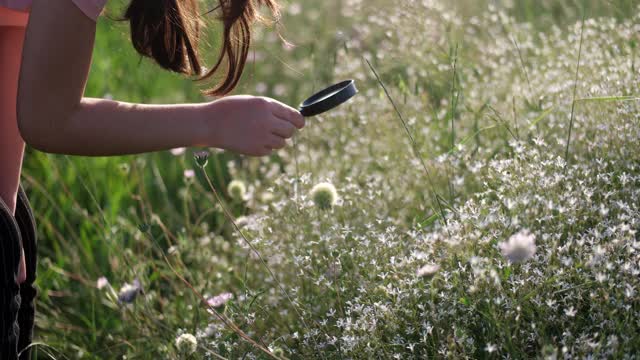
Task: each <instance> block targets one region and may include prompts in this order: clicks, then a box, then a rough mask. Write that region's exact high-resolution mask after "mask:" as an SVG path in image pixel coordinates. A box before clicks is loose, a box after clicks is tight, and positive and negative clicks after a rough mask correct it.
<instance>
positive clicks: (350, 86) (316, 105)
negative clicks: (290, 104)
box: [299, 80, 358, 117]
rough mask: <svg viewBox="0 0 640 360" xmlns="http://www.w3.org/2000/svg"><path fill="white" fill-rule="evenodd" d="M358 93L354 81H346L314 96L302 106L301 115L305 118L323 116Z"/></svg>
mask: <svg viewBox="0 0 640 360" xmlns="http://www.w3.org/2000/svg"><path fill="white" fill-rule="evenodd" d="M357 93H358V89H356V83H355V81H354V80H345V81H342V82H339V83H337V84H335V85H331V86H329V87H328V88H326V89H324V90H321V91H319V92H317V93H315V94H313V95H312V96H311V97H310V98H308V99H307V100H305V101H304V102H303V103H302V104H300V109H299V110H300V113H301V114H302V116H304V117H309V116H315V115H318V114H322V113H323V112H325V111H328V110H331V109H333V108H335V107H336V106H338V105H340V104H343V103H345V102H346V101H347V100H349V99H351V98H352V97H353V96H354V95H355V94H357Z"/></svg>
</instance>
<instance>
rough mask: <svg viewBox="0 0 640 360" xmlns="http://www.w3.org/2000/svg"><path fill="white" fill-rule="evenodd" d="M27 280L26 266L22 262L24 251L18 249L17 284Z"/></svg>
mask: <svg viewBox="0 0 640 360" xmlns="http://www.w3.org/2000/svg"><path fill="white" fill-rule="evenodd" d="M25 280H27V265H26V263H25V261H24V249H20V269H19V270H18V284H22V283H23V282H24V281H25Z"/></svg>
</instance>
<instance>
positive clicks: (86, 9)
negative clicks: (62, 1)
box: [0, 0, 107, 21]
mask: <svg viewBox="0 0 640 360" xmlns="http://www.w3.org/2000/svg"><path fill="white" fill-rule="evenodd" d="M31 1H32V0H0V7H5V8H9V9H12V10H20V11H29V8H30V7H31ZM70 1H73V3H74V4H76V6H78V8H80V10H82V12H83V13H84V14H85V15H87V16H88V17H90V18H91V19H93V20H94V21H95V20H96V19H98V16H99V15H100V13H101V12H102V9H103V8H104V5H105V4H106V3H107V0H70Z"/></svg>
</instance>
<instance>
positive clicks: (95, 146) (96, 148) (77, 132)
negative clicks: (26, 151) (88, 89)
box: [29, 98, 215, 156]
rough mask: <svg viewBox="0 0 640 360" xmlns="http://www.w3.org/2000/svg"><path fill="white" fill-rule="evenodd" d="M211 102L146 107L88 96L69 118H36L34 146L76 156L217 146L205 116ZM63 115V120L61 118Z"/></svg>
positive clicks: (70, 113)
mask: <svg viewBox="0 0 640 360" xmlns="http://www.w3.org/2000/svg"><path fill="white" fill-rule="evenodd" d="M209 105H210V104H183V105H145V104H131V103H124V102H117V101H111V100H102V99H91V98H84V99H82V100H81V102H80V104H79V105H78V106H77V107H76V108H75V110H73V111H71V112H69V113H68V114H65V115H64V116H49V117H47V116H45V114H44V113H41V114H40V115H34V116H39V117H40V119H37V123H38V124H39V126H38V129H37V131H35V132H33V133H32V134H31V138H30V139H29V143H30V144H31V145H32V146H34V147H35V148H37V149H39V150H42V151H45V152H50V153H62V154H71V155H86V156H107V155H124V154H136V153H143V152H149V151H157V150H164V149H170V148H174V147H182V146H212V145H215V143H214V142H213V139H210V138H208V137H209V135H208V129H207V126H206V122H205V120H206V119H204V116H203V113H204V111H203V107H205V106H209ZM60 117H63V118H60Z"/></svg>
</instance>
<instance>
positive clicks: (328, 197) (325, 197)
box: [311, 182, 338, 210]
mask: <svg viewBox="0 0 640 360" xmlns="http://www.w3.org/2000/svg"><path fill="white" fill-rule="evenodd" d="M311 199H313V202H314V203H315V204H316V206H317V207H318V208H320V209H321V210H329V209H331V208H332V207H333V205H335V204H336V203H337V202H338V192H337V191H336V188H335V186H333V184H331V183H327V182H323V183H319V184H317V185H316V186H314V187H313V189H311Z"/></svg>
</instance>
